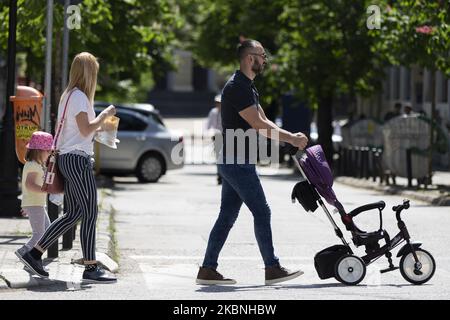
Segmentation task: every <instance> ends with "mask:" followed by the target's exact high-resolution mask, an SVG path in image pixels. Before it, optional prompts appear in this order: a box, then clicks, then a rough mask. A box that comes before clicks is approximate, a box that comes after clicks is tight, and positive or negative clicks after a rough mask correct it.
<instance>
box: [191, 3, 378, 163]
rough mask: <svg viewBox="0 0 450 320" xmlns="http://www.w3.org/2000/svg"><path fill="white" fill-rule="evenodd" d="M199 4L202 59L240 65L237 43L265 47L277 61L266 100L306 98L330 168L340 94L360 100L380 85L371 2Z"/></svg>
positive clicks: (197, 44)
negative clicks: (291, 94) (290, 95)
mask: <svg viewBox="0 0 450 320" xmlns="http://www.w3.org/2000/svg"><path fill="white" fill-rule="evenodd" d="M372 2H373V1H370V4H372ZM196 4H197V7H196V8H197V10H196V11H195V17H194V18H191V19H190V22H191V23H193V25H194V28H193V29H194V30H195V32H194V34H193V44H194V52H196V54H197V55H198V56H199V58H200V59H201V60H202V61H204V62H205V63H208V64H211V65H217V64H220V65H222V66H223V65H225V66H229V65H230V64H234V65H235V64H236V62H235V49H236V45H237V44H238V43H239V36H245V37H247V38H254V39H257V40H260V41H261V42H262V43H263V45H264V46H265V47H267V48H268V50H269V51H270V52H271V54H272V56H273V59H272V68H269V72H267V74H265V75H264V77H263V78H262V80H263V84H264V88H263V89H262V90H261V92H262V96H264V95H266V94H267V93H268V94H269V97H270V98H272V99H273V95H276V94H278V95H279V94H280V90H281V88H283V89H286V91H287V90H290V89H293V90H296V92H297V94H298V96H299V98H300V99H302V100H304V101H308V102H309V104H310V105H311V106H313V107H316V106H317V120H318V133H319V143H321V144H322V146H323V148H324V150H325V152H326V155H327V159H328V160H329V161H330V162H331V161H332V153H333V150H332V141H331V136H332V131H333V129H332V118H333V113H332V105H333V101H334V100H335V99H336V97H338V96H339V95H342V94H347V95H349V96H350V97H351V98H352V99H353V100H355V98H356V95H357V94H369V93H371V92H373V91H374V90H375V89H376V88H378V87H379V84H380V78H381V77H380V75H382V73H381V68H382V63H381V61H380V59H379V58H380V57H379V56H378V55H377V53H376V52H374V51H372V50H371V48H372V42H373V41H374V40H373V38H371V37H370V36H369V34H368V29H367V27H366V20H367V18H368V14H367V13H366V9H367V6H368V5H369V1H351V0H341V1H321V2H318V1H311V0H300V1H298V0H280V1H272V2H267V1H262V0H250V1H244V2H243V1H238V0H232V1H224V0H220V1H208V0H199V1H196ZM192 15H194V14H192ZM271 95H272V96H271ZM270 98H269V99H268V101H270ZM266 101H267V100H266Z"/></svg>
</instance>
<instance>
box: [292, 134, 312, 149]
mask: <svg viewBox="0 0 450 320" xmlns="http://www.w3.org/2000/svg"><path fill="white" fill-rule="evenodd" d="M289 143H290V144H291V145H292V146H294V147H296V148H298V149H300V150H303V149H305V147H306V145H307V144H308V138H307V137H306V136H305V135H304V134H303V133H301V132H296V133H293V134H292V137H291V141H289Z"/></svg>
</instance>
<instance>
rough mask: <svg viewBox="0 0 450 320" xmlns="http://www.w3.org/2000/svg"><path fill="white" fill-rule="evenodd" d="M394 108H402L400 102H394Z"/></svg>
mask: <svg viewBox="0 0 450 320" xmlns="http://www.w3.org/2000/svg"><path fill="white" fill-rule="evenodd" d="M394 108H395V109H401V108H402V104H401V103H400V102H397V103H396V104H394Z"/></svg>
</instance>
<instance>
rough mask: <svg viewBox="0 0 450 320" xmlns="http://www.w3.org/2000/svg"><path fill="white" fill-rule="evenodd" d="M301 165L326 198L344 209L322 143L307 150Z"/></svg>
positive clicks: (340, 208) (331, 203) (333, 204)
mask: <svg viewBox="0 0 450 320" xmlns="http://www.w3.org/2000/svg"><path fill="white" fill-rule="evenodd" d="M300 165H301V167H302V169H303V171H304V173H305V175H306V177H307V178H308V180H309V182H310V183H311V184H312V185H313V186H314V187H315V188H316V190H317V191H318V192H319V194H320V195H321V196H322V197H324V198H325V200H326V201H327V202H328V203H329V204H330V205H332V206H334V207H336V208H337V209H338V210H342V211H343V210H344V208H343V206H342V204H341V203H340V202H339V201H338V200H337V198H336V194H335V193H334V191H333V188H332V186H333V174H332V173H331V169H330V166H329V165H328V162H327V160H326V158H325V153H324V152H323V150H322V146H321V145H315V146H312V147H309V148H308V149H306V150H305V154H304V155H303V156H302V158H301V159H300Z"/></svg>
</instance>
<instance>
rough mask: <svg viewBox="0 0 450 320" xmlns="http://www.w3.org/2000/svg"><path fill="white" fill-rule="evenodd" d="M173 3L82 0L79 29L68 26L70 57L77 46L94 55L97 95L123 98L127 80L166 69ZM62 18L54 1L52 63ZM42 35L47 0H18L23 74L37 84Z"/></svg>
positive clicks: (2, 34) (0, 30) (1, 44)
mask: <svg viewBox="0 0 450 320" xmlns="http://www.w3.org/2000/svg"><path fill="white" fill-rule="evenodd" d="M0 3H1V9H0V20H1V21H4V22H5V23H2V24H1V27H0V48H1V49H2V51H4V52H6V48H7V36H8V23H7V22H8V13H9V8H8V5H9V1H8V0H0ZM175 7H176V6H175V1H174V0H157V1H145V0H115V1H101V0H84V1H82V3H81V4H80V13H81V24H80V26H81V28H80V29H73V30H71V31H70V53H69V57H70V58H71V57H73V56H74V55H75V54H77V53H79V52H82V51H88V52H91V53H92V54H94V55H95V56H96V57H98V59H99V63H100V73H99V90H98V95H99V96H102V95H103V96H104V95H112V96H113V97H116V98H120V97H122V98H126V97H127V93H128V92H129V87H130V84H131V86H133V85H138V84H139V83H140V82H141V80H142V76H143V75H145V76H147V77H153V76H155V75H156V76H157V75H159V74H160V73H161V72H163V70H162V69H161V66H163V67H164V68H163V69H164V71H165V70H167V69H168V68H170V66H171V62H170V61H171V55H170V49H171V46H170V44H171V43H172V42H173V41H174V36H175V30H176V29H177V28H179V27H180V18H179V16H178V15H177V14H176V12H175V10H174V8H175ZM63 17H64V8H63V6H62V4H61V3H60V2H59V1H55V2H54V13H53V26H54V28H53V39H54V42H53V48H54V50H53V55H54V61H55V62H58V58H59V59H60V57H59V56H56V55H58V54H60V50H59V51H58V48H59V49H60V48H61V41H62V28H63V19H64V18H63ZM45 37H46V1H42V0H19V1H18V11H17V50H18V53H21V52H23V53H25V54H26V61H27V66H26V67H27V69H26V74H27V77H29V78H30V80H31V81H33V82H35V83H42V79H43V76H44V75H43V72H44V66H45V39H46V38H45ZM144 80H145V79H144ZM147 82H148V81H147ZM124 83H125V84H126V85H124ZM147 90H148V88H147V89H146V90H145V91H147ZM145 93H146V92H145Z"/></svg>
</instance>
